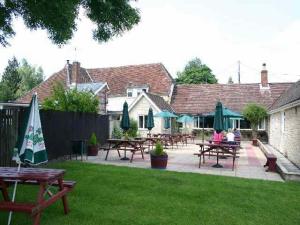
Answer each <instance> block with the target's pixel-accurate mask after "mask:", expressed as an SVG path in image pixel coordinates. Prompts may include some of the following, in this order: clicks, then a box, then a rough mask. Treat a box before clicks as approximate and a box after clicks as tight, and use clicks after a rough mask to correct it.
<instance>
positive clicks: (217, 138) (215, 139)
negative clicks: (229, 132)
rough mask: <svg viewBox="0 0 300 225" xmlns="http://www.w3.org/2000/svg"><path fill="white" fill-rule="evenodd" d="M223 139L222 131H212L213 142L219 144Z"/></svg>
mask: <svg viewBox="0 0 300 225" xmlns="http://www.w3.org/2000/svg"><path fill="white" fill-rule="evenodd" d="M222 141H223V133H222V132H220V133H217V132H216V131H214V135H213V142H214V143H215V144H220V143H221V142H222Z"/></svg>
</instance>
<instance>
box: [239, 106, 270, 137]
mask: <svg viewBox="0 0 300 225" xmlns="http://www.w3.org/2000/svg"><path fill="white" fill-rule="evenodd" d="M243 116H244V117H245V118H246V119H247V120H248V121H249V122H250V125H251V129H252V136H253V138H254V139H255V138H256V137H257V126H258V124H259V122H260V121H261V120H263V119H264V118H265V117H266V116H267V110H266V108H265V107H263V106H260V105H257V104H255V103H250V104H248V105H246V106H245V108H244V109H243Z"/></svg>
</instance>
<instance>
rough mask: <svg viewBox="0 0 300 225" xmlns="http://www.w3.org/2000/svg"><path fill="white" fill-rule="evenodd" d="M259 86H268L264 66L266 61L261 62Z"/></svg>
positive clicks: (266, 71)
mask: <svg viewBox="0 0 300 225" xmlns="http://www.w3.org/2000/svg"><path fill="white" fill-rule="evenodd" d="M261 87H262V88H268V87H269V83H268V70H267V68H266V63H263V64H262V70H261Z"/></svg>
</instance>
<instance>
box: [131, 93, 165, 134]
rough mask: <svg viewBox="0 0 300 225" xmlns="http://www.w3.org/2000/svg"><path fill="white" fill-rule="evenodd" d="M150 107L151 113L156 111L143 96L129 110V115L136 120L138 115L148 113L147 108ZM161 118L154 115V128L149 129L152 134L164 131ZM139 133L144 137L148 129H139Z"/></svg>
mask: <svg viewBox="0 0 300 225" xmlns="http://www.w3.org/2000/svg"><path fill="white" fill-rule="evenodd" d="M150 107H152V110H153V115H155V114H156V113H158V112H159V111H157V109H155V107H154V106H153V105H151V104H150V102H149V101H148V100H147V99H146V98H145V97H142V98H141V99H140V100H139V101H138V102H137V103H136V105H135V106H134V107H133V108H132V109H131V110H130V112H129V117H130V118H132V119H134V120H136V121H137V122H138V119H139V115H148V111H149V108H150ZM163 126H164V124H163V119H162V118H158V117H154V128H153V129H152V130H151V133H152V134H156V133H164V132H165V130H164V129H163ZM139 133H140V134H141V136H142V137H146V136H147V133H148V130H147V129H139Z"/></svg>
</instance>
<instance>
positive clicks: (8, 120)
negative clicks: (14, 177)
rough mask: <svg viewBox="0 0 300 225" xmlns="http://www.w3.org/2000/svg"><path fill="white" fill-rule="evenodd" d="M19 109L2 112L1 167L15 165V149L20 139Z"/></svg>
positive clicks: (0, 113)
mask: <svg viewBox="0 0 300 225" xmlns="http://www.w3.org/2000/svg"><path fill="white" fill-rule="evenodd" d="M19 115H20V110H19V109H16V108H15V109H1V110H0V166H12V165H14V163H13V161H12V160H11V158H12V153H13V148H14V147H15V144H16V140H17V138H18V127H19Z"/></svg>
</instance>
